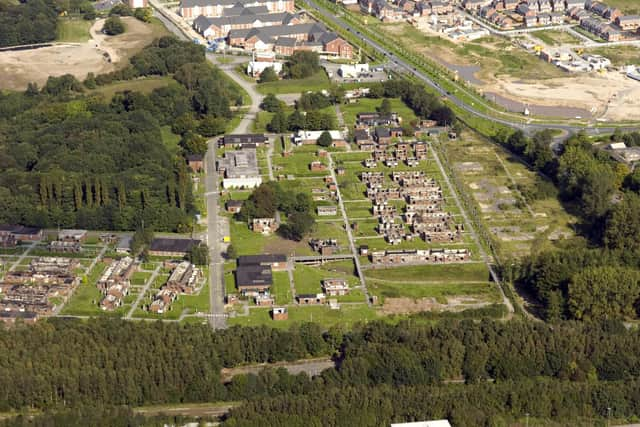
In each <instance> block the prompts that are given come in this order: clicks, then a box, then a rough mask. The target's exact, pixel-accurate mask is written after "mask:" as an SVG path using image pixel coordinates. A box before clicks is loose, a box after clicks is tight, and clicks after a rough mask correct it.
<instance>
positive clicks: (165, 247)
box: [149, 237, 200, 253]
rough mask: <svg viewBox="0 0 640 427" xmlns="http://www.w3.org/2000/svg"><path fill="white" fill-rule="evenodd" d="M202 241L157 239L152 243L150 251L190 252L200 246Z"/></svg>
mask: <svg viewBox="0 0 640 427" xmlns="http://www.w3.org/2000/svg"><path fill="white" fill-rule="evenodd" d="M199 244H200V240H193V239H173V238H169V237H157V238H155V239H153V241H152V242H151V247H150V248H149V249H150V250H152V251H154V252H185V253H186V252H188V251H189V249H191V248H192V247H193V246H196V245H199Z"/></svg>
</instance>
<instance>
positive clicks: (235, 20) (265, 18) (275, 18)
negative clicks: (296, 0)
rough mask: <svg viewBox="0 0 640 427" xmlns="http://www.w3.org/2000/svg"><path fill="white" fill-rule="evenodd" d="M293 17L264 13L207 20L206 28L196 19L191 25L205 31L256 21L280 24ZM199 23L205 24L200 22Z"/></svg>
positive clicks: (284, 13)
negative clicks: (211, 27)
mask: <svg viewBox="0 0 640 427" xmlns="http://www.w3.org/2000/svg"><path fill="white" fill-rule="evenodd" d="M293 16H294V15H292V14H290V13H289V12H280V13H264V14H259V15H256V14H254V13H246V14H242V15H237V16H222V17H220V18H207V20H206V26H204V27H203V26H201V24H200V23H199V22H198V19H196V20H195V21H194V22H193V24H194V25H197V26H198V27H199V28H202V29H206V28H208V27H210V26H212V25H215V26H216V27H222V26H223V25H243V24H252V23H254V22H256V21H260V22H280V23H286V22H290V21H291V18H292V17H293ZM201 22H205V21H204V20H202V21H201Z"/></svg>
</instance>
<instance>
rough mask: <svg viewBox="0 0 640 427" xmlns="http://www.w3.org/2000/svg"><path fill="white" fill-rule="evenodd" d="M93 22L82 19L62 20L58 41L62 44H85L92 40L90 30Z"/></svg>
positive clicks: (60, 21) (59, 22) (59, 25)
mask: <svg viewBox="0 0 640 427" xmlns="http://www.w3.org/2000/svg"><path fill="white" fill-rule="evenodd" d="M92 24H93V21H88V20H84V19H81V18H60V19H59V20H58V35H57V37H56V41H58V42H61V43H84V42H86V41H88V40H89V39H90V38H91V35H90V34H89V28H91V25H92Z"/></svg>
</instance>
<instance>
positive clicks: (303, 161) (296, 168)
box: [273, 150, 329, 177]
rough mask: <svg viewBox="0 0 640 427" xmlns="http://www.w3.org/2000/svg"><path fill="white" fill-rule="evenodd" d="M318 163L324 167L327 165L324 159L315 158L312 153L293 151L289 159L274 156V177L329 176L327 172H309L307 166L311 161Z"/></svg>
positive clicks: (314, 154)
mask: <svg viewBox="0 0 640 427" xmlns="http://www.w3.org/2000/svg"><path fill="white" fill-rule="evenodd" d="M316 160H317V161H320V162H322V163H323V164H324V165H325V166H326V165H328V160H327V159H326V158H321V157H318V156H316V153H315V151H314V152H299V151H297V150H296V151H294V154H293V155H292V156H289V157H279V156H274V158H273V167H274V169H275V170H274V173H275V174H276V175H281V174H282V175H295V176H297V177H298V176H305V177H306V176H325V175H328V174H329V171H328V170H325V171H317V172H315V171H311V169H310V168H309V165H310V164H311V162H313V161H316Z"/></svg>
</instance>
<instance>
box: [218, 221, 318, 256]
mask: <svg viewBox="0 0 640 427" xmlns="http://www.w3.org/2000/svg"><path fill="white" fill-rule="evenodd" d="M229 224H230V228H231V243H233V245H234V247H235V248H236V249H237V251H238V255H256V254H262V253H284V254H291V253H294V254H296V255H312V254H313V251H312V250H311V248H310V247H309V244H308V243H307V242H306V241H301V242H293V241H291V240H285V239H283V238H282V237H280V236H278V235H277V234H271V235H269V236H264V235H262V234H259V233H254V232H253V231H251V230H249V227H248V226H247V224H246V223H243V222H237V221H234V220H231V221H230V222H229Z"/></svg>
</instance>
